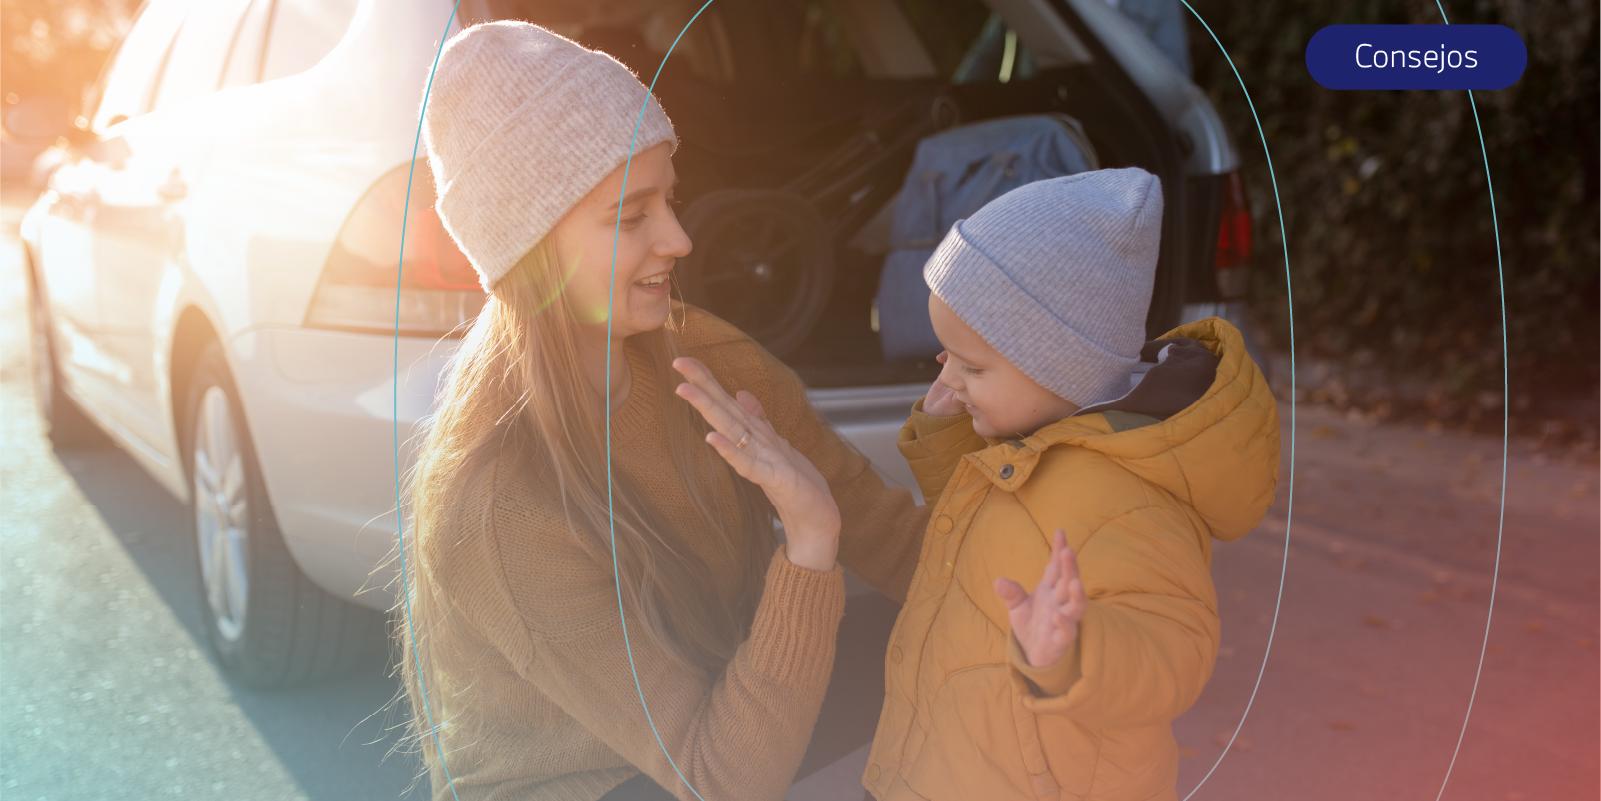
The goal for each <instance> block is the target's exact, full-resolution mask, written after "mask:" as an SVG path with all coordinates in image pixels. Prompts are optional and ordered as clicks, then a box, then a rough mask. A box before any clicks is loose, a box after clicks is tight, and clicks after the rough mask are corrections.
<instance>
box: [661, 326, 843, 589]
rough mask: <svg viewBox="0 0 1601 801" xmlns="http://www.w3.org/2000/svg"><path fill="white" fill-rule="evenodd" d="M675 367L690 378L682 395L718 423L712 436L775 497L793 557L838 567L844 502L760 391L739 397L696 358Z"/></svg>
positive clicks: (731, 459)
mask: <svg viewBox="0 0 1601 801" xmlns="http://www.w3.org/2000/svg"><path fill="white" fill-rule="evenodd" d="M673 368H674V369H675V370H677V371H678V372H679V373H680V374H682V375H683V376H684V378H685V379H686V380H687V383H684V384H679V385H678V388H677V390H676V391H677V394H678V396H679V397H681V398H683V399H684V400H686V401H689V403H690V404H691V405H692V406H694V407H695V409H696V411H699V412H700V414H701V416H702V417H704V418H705V419H706V422H707V423H709V424H710V425H711V427H712V431H711V432H709V433H708V434H707V435H706V442H707V443H708V444H710V445H711V446H712V447H713V448H715V449H716V450H717V453H718V454H719V455H720V456H722V457H723V460H724V461H726V462H728V465H729V466H730V467H732V468H733V469H734V472H736V473H738V474H739V475H740V476H741V477H742V478H744V479H745V480H746V481H749V482H751V483H752V484H755V485H756V486H758V487H761V488H762V492H764V493H766V495H767V499H768V500H769V501H771V502H772V504H773V509H774V510H775V511H776V512H777V513H778V519H779V520H780V521H782V522H783V524H784V535H785V538H786V539H787V540H788V551H789V556H790V560H791V561H793V562H795V563H796V564H804V566H807V567H818V568H828V567H832V566H833V562H834V556H835V554H836V553H837V551H838V547H839V529H840V516H839V506H838V504H836V503H835V501H834V495H833V492H832V491H831V490H830V489H829V487H828V482H827V481H826V480H825V479H824V478H823V475H822V473H819V472H818V471H817V467H816V466H815V465H813V464H812V463H811V460H809V459H807V458H806V456H805V455H804V454H802V453H801V452H800V451H797V450H795V448H794V446H792V445H790V444H789V441H788V440H786V439H784V438H783V436H781V435H780V434H779V433H778V432H777V431H776V430H774V429H773V425H772V423H770V422H768V420H767V414H766V412H765V411H764V410H763V409H762V404H761V401H759V400H757V399H756V396H755V395H752V394H751V393H749V392H746V391H744V390H740V391H739V393H738V397H737V398H736V397H730V396H729V395H728V393H727V392H726V391H724V390H723V387H722V385H721V384H718V383H717V379H716V377H714V376H713V375H712V373H711V371H710V370H708V369H707V368H706V365H704V364H702V363H701V362H699V361H698V360H696V359H692V358H688V357H684V358H679V359H674V360H673Z"/></svg>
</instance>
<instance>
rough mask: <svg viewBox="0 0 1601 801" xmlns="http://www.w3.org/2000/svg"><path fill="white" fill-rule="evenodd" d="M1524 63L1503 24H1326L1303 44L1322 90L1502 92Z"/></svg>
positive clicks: (1518, 42)
mask: <svg viewBox="0 0 1601 801" xmlns="http://www.w3.org/2000/svg"><path fill="white" fill-rule="evenodd" d="M1528 63H1529V53H1528V51H1527V50H1526V49H1525V48H1524V46H1523V40H1522V39H1521V38H1519V37H1518V34H1517V32H1516V31H1513V30H1512V29H1511V28H1508V27H1506V26H1505V25H1330V26H1328V27H1327V28H1324V29H1323V30H1320V31H1318V32H1317V33H1315V34H1313V35H1312V41H1310V42H1307V43H1306V71H1307V72H1308V73H1310V74H1311V75H1312V80H1314V81H1317V82H1318V84H1320V85H1321V86H1323V87H1324V88H1325V89H1381V90H1383V89H1505V88H1506V87H1508V86H1511V85H1512V84H1513V83H1515V82H1517V80H1518V78H1519V77H1521V76H1522V75H1523V68H1524V67H1526V66H1527V65H1528Z"/></svg>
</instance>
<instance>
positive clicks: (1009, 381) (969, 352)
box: [928, 295, 1078, 438]
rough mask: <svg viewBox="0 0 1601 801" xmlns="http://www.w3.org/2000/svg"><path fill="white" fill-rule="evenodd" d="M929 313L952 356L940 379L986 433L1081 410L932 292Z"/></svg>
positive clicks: (1019, 430)
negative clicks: (1017, 363) (1002, 351)
mask: <svg viewBox="0 0 1601 801" xmlns="http://www.w3.org/2000/svg"><path fill="white" fill-rule="evenodd" d="M928 314H929V317H930V318H932V319H933V321H934V333H935V335H937V336H938V337H939V341H940V344H941V345H944V346H945V352H946V354H948V355H947V357H946V359H945V369H943V370H941V371H940V374H939V382H940V383H941V384H944V385H945V386H946V387H948V388H949V389H950V390H951V392H953V393H955V395H956V398H957V400H960V401H961V402H962V404H963V405H964V406H966V407H967V413H968V414H969V415H971V416H972V418H973V430H974V431H975V432H977V433H978V434H979V435H980V436H984V437H995V438H1003V437H1009V436H1014V435H1026V434H1030V433H1032V432H1034V431H1035V430H1036V429H1038V428H1040V427H1041V426H1044V425H1045V424H1047V423H1054V422H1056V421H1057V420H1060V419H1062V418H1064V417H1067V416H1068V415H1070V414H1072V413H1074V412H1076V411H1078V407H1077V406H1074V405H1073V404H1072V403H1069V402H1068V401H1066V400H1063V399H1062V398H1059V397H1057V396H1055V395H1053V394H1051V391H1050V390H1048V389H1046V388H1044V387H1042V386H1040V385H1039V384H1036V383H1034V380H1033V379H1031V378H1029V377H1028V376H1027V375H1025V374H1024V373H1023V371H1022V370H1019V369H1017V367H1016V366H1014V365H1013V364H1012V363H1011V362H1009V361H1007V360H1006V358H1005V357H1003V356H1001V354H1000V353H997V352H996V350H995V349H994V348H992V347H990V344H989V343H988V342H986V341H984V338H983V337H982V336H979V334H978V332H977V331H974V330H973V329H972V328H969V327H968V325H967V323H964V322H962V318H960V317H957V316H956V312H954V311H952V310H951V307H950V306H947V305H945V301H943V300H940V299H939V297H938V296H935V295H929V298H928Z"/></svg>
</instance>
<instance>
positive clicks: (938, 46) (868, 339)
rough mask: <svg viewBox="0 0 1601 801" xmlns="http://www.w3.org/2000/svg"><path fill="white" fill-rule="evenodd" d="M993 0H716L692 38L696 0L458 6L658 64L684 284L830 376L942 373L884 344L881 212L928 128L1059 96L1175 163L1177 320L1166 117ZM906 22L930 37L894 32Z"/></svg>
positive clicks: (1100, 66)
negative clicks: (690, 246) (1018, 26)
mask: <svg viewBox="0 0 1601 801" xmlns="http://www.w3.org/2000/svg"><path fill="white" fill-rule="evenodd" d="M991 5H999V3H990V4H986V3H983V2H979V0H965V2H933V0H876V1H875V2H865V3H861V4H858V5H857V6H855V7H854V8H851V9H848V10H845V9H843V6H844V4H841V3H833V2H827V0H771V1H770V2H762V3H755V4H751V3H728V4H723V3H715V4H713V5H712V6H711V7H710V8H708V9H707V10H706V11H705V12H704V13H703V14H702V15H701V16H700V17H699V18H697V20H696V22H695V23H694V25H692V26H691V27H690V29H689V30H688V31H685V32H684V34H683V37H682V38H681V39H680V38H678V34H679V32H680V31H681V30H682V26H683V24H684V22H686V21H688V20H689V18H690V16H691V15H692V14H693V13H694V12H695V10H696V9H698V8H699V7H700V4H699V3H693V4H689V5H682V6H680V5H678V4H674V3H661V2H659V1H656V2H640V3H631V2H616V3H593V4H591V3H588V2H585V3H562V2H558V3H551V2H547V1H546V0H539V1H538V2H535V0H479V2H478V3H473V2H471V0H469V2H468V3H464V5H463V9H464V14H465V13H468V12H469V11H470V10H471V9H472V7H474V6H476V7H478V8H479V9H480V12H479V13H488V14H491V15H493V16H495V17H507V16H515V17H522V18H525V19H531V20H533V21H535V22H540V23H541V24H549V25H551V26H552V27H554V28H556V29H557V30H559V31H561V32H562V33H564V34H567V35H569V36H572V37H574V38H575V39H577V40H578V41H580V42H583V43H585V44H586V45H588V46H591V47H595V48H597V49H601V50H604V51H606V52H608V53H611V54H613V55H614V56H616V57H618V58H619V59H620V60H622V61H623V62H624V63H626V64H628V65H629V66H630V67H632V68H633V69H634V70H635V71H636V72H637V73H638V74H639V75H640V77H641V79H642V80H643V81H645V82H646V83H650V82H651V81H652V80H653V78H655V91H656V94H657V96H658V97H660V98H661V101H662V104H663V106H664V107H665V108H666V110H667V113H668V114H669V116H671V118H672V119H673V122H674V124H675V126H676V128H677V130H678V134H679V139H680V148H679V150H678V152H677V154H676V156H675V158H674V164H675V167H676V168H677V171H678V174H679V179H680V185H679V191H678V195H679V197H680V199H681V200H682V201H683V208H682V211H681V214H680V218H681V221H682V222H683V223H684V226H685V228H686V230H687V231H688V232H689V233H690V235H691V237H692V238H693V239H694V242H695V251H694V253H693V254H692V255H691V256H690V257H689V258H687V259H685V260H683V261H682V262H681V263H680V265H679V269H678V271H677V276H676V277H677V280H679V283H680V287H681V288H682V290H683V294H684V296H685V298H686V299H687V300H689V301H690V302H692V303H696V304H698V305H701V306H703V307H705V308H707V309H709V310H710V311H712V312H713V313H715V314H717V315H719V316H721V317H724V318H725V319H728V320H729V321H730V322H732V323H734V324H735V325H738V326H740V327H741V328H742V329H743V330H745V331H747V332H748V333H750V334H751V335H752V336H754V337H755V338H757V339H758V340H759V341H761V342H763V344H764V345H766V346H767V347H768V348H769V349H770V350H772V351H773V352H774V353H775V354H777V355H778V356H780V357H781V358H782V359H784V360H785V361H786V362H787V363H789V364H790V365H791V366H792V367H794V368H795V369H796V370H797V372H798V373H800V375H801V377H802V378H803V379H804V380H805V381H806V383H807V384H808V385H809V386H811V387H813V388H820V389H826V388H842V387H867V386H873V385H893V384H926V383H927V382H928V381H930V380H932V379H933V377H934V376H935V375H936V374H937V372H938V366H937V364H936V363H935V362H934V361H933V359H932V358H931V357H932V355H933V354H928V356H927V357H921V358H888V357H886V355H885V351H884V348H883V347H882V346H881V339H880V333H879V331H878V330H877V328H878V319H877V315H876V313H875V306H874V299H875V294H876V293H877V291H878V287H879V280H880V276H881V273H882V270H883V267H884V263H885V259H886V255H887V250H888V247H889V243H888V240H889V237H888V234H887V227H888V225H889V222H888V221H889V218H890V215H891V211H892V207H893V204H894V202H895V197H896V194H897V192H898V191H899V190H900V188H901V186H902V184H903V182H904V181H905V180H906V178H907V171H908V169H909V167H910V166H911V164H912V160H913V156H914V154H915V151H916V146H917V143H918V142H919V141H921V140H922V139H923V138H925V137H927V136H930V135H933V134H936V133H939V132H940V131H944V130H948V129H950V128H952V127H953V126H958V125H966V124H971V123H975V122H980V121H984V120H991V119H996V118H1001V117H1010V116H1018V115H1047V114H1049V115H1066V116H1068V117H1071V118H1073V119H1074V120H1076V121H1077V122H1078V124H1079V125H1080V126H1081V127H1082V130H1083V132H1084V133H1085V134H1086V135H1087V137H1088V140H1089V145H1088V146H1089V147H1090V148H1092V149H1093V151H1094V152H1093V154H1092V157H1093V159H1094V160H1096V161H1098V162H1099V165H1100V166H1103V167H1117V166H1128V165H1138V166H1141V167H1144V168H1146V169H1148V170H1151V171H1152V172H1154V173H1156V174H1158V175H1159V176H1160V177H1162V179H1163V184H1164V187H1166V188H1167V189H1168V194H1169V198H1168V212H1167V214H1166V215H1165V216H1166V219H1165V220H1164V232H1163V236H1164V247H1163V249H1162V251H1163V252H1162V257H1161V261H1160V263H1159V265H1158V271H1157V277H1156V289H1155V292H1154V298H1153V306H1152V309H1151V315H1150V320H1149V325H1148V328H1149V329H1151V330H1153V331H1159V330H1163V329H1165V328H1167V327H1168V326H1170V325H1172V324H1174V323H1175V322H1177V317H1178V314H1179V306H1180V304H1181V303H1182V302H1183V295H1184V292H1183V289H1184V287H1183V286H1182V285H1183V283H1184V281H1183V280H1182V279H1183V275H1182V274H1175V273H1176V271H1175V267H1174V264H1173V261H1174V259H1173V254H1174V252H1175V251H1178V250H1181V248H1179V247H1177V246H1175V245H1173V244H1172V243H1174V242H1178V241H1183V239H1184V238H1185V237H1184V236H1183V235H1182V230H1183V229H1182V225H1183V215H1184V211H1183V209H1182V206H1183V203H1182V202H1178V201H1179V198H1176V197H1174V194H1175V192H1174V190H1175V188H1179V187H1183V186H1184V185H1185V181H1184V178H1183V176H1182V174H1181V170H1182V168H1181V166H1180V165H1179V159H1178V158H1177V156H1176V154H1175V146H1174V143H1173V139H1174V137H1173V135H1172V132H1171V131H1169V130H1167V127H1166V125H1165V124H1164V123H1163V121H1162V120H1161V118H1160V117H1159V116H1158V115H1157V114H1156V113H1155V112H1154V110H1153V109H1152V108H1151V107H1150V104H1149V103H1148V102H1147V101H1146V100H1145V99H1144V98H1143V97H1142V96H1141V95H1140V93H1139V92H1138V90H1137V89H1135V87H1134V86H1133V85H1132V84H1131V83H1130V82H1129V79H1128V78H1127V77H1126V76H1124V75H1123V74H1121V73H1120V72H1119V71H1118V69H1117V67H1115V66H1114V65H1113V64H1112V59H1110V58H1107V57H1105V54H1104V53H1097V52H1096V45H1095V43H1094V42H1093V41H1091V42H1088V43H1078V44H1076V45H1075V46H1077V47H1078V48H1080V50H1082V49H1084V48H1086V47H1087V48H1088V50H1089V53H1090V57H1089V58H1081V59H1079V60H1078V61H1077V62H1074V63H1057V64H1054V65H1050V66H1042V65H1037V64H1035V63H1033V60H1032V56H1031V54H1029V53H1028V52H1026V51H1025V49H1023V48H1020V47H1019V44H1018V41H1019V39H1018V37H1017V36H1016V35H1015V34H1013V33H1012V32H1011V31H1010V30H1009V29H1007V27H1006V25H1005V23H1004V22H1003V21H1002V20H1001V18H1000V16H999V15H998V14H996V13H994V12H992V11H991V10H990V6H991ZM1054 5H1055V7H1056V9H1057V12H1056V13H1060V14H1062V15H1063V16H1064V17H1069V16H1070V15H1071V14H1072V11H1071V9H1070V7H1068V6H1067V5H1065V4H1054ZM597 9H598V10H597ZM863 9H876V10H877V12H881V13H879V14H878V16H877V17H875V15H874V13H864V12H863ZM836 10H838V11H839V12H840V13H835V11H836ZM883 14H899V15H900V17H899V18H898V20H899V21H898V22H897V23H896V24H895V25H890V24H887V23H885V22H884V21H883ZM465 21H466V22H471V21H472V19H471V18H470V17H469V18H468V19H467V20H465ZM896 25H898V26H899V27H898V29H897V30H900V31H902V32H905V33H910V32H911V31H913V30H916V31H917V32H918V33H919V35H922V36H923V38H922V41H921V42H920V43H919V42H918V41H916V40H915V39H914V40H910V41H908V40H907V38H906V37H905V36H902V37H900V38H897V37H896V36H894V35H889V34H886V32H885V30H886V29H889V28H896ZM853 26H855V27H853ZM865 27H872V28H874V29H873V30H866V29H865ZM1079 34H1080V35H1081V36H1082V35H1083V34H1084V31H1083V30H1082V29H1080V30H1079ZM675 41H676V42H677V44H676V46H673V43H674V42H675ZM919 45H920V46H921V52H914V51H917V50H918V46H919ZM670 46H671V47H673V54H672V56H671V58H670V59H669V60H668V62H667V64H666V66H665V67H664V68H662V69H661V70H660V75H659V77H658V76H657V72H658V67H660V66H661V65H662V58H663V54H664V53H665V51H666V50H667V49H668V47H670ZM1064 47H1067V48H1068V49H1071V46H1069V45H1066V44H1064ZM1056 60H1058V61H1065V60H1063V59H1056ZM1180 272H1181V271H1180Z"/></svg>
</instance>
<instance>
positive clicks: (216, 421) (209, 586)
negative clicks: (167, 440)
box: [193, 387, 250, 642]
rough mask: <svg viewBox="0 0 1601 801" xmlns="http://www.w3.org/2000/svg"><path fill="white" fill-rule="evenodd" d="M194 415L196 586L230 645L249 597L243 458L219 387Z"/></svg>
mask: <svg viewBox="0 0 1601 801" xmlns="http://www.w3.org/2000/svg"><path fill="white" fill-rule="evenodd" d="M198 412H199V414H197V415H196V419H195V431H194V433H195V435H194V461H193V464H194V479H193V492H194V512H195V536H196V537H197V538H198V540H199V543H198V544H199V549H198V554H199V558H200V583H201V589H202V590H203V591H204V592H205V596H206V605H207V606H208V607H210V609H211V616H212V619H213V620H214V621H216V627H217V633H218V634H220V635H221V636H222V638H223V639H225V640H227V641H229V642H234V641H237V640H238V639H239V637H240V635H241V634H243V633H244V627H245V605H246V603H247V601H248V599H249V594H250V593H249V591H250V571H249V567H250V562H249V557H250V550H249V544H250V540H249V529H248V527H247V521H248V520H249V518H248V516H247V514H246V512H247V509H246V499H245V482H244V459H243V456H242V455H241V453H240V448H239V444H240V443H239V439H238V436H237V434H236V429H235V427H234V424H233V415H232V414H231V413H230V412H229V406H228V396H227V394H226V393H224V392H223V390H222V388H220V387H210V388H208V389H207V390H206V392H205V394H204V395H202V396H201V399H200V407H199V409H198Z"/></svg>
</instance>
